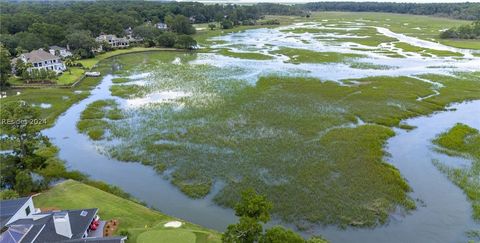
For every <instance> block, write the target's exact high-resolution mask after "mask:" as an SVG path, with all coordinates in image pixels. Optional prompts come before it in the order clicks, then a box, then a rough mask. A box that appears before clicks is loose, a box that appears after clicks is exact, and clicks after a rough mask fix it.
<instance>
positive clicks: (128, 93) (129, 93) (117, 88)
mask: <svg viewBox="0 0 480 243" xmlns="http://www.w3.org/2000/svg"><path fill="white" fill-rule="evenodd" d="M142 90H143V88H142V86H140V85H112V86H110V92H111V93H112V95H113V96H118V97H120V98H124V99H128V98H134V97H139V96H141V91H142Z"/></svg>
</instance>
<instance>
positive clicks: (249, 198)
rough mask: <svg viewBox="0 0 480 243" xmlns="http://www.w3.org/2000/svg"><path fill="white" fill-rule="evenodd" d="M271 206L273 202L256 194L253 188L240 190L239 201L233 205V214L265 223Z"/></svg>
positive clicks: (268, 218) (268, 217)
mask: <svg viewBox="0 0 480 243" xmlns="http://www.w3.org/2000/svg"><path fill="white" fill-rule="evenodd" d="M272 208H273V204H272V203H271V202H270V201H268V200H267V198H266V197H265V196H263V195H259V194H257V193H256V192H255V191H254V190H253V189H247V190H245V191H243V192H242V198H241V200H240V202H239V203H237V205H235V215H237V216H239V217H250V218H254V219H257V220H259V221H261V222H264V223H266V222H268V221H269V220H270V210H271V209H272Z"/></svg>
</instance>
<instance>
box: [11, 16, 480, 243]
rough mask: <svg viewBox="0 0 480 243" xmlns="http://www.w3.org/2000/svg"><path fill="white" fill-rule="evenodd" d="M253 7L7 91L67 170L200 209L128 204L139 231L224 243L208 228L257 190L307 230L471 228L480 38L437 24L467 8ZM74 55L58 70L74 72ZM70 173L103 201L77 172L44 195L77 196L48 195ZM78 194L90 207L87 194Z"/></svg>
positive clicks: (423, 232)
mask: <svg viewBox="0 0 480 243" xmlns="http://www.w3.org/2000/svg"><path fill="white" fill-rule="evenodd" d="M220 17H221V16H220ZM262 17H263V18H261V19H259V20H258V23H261V24H257V25H255V24H253V25H243V26H237V27H235V28H231V29H230V28H229V29H228V30H227V29H225V30H224V29H219V28H217V27H215V25H214V26H213V27H212V26H211V25H209V24H208V23H202V24H196V25H193V26H194V27H195V28H196V33H195V34H193V33H192V34H191V36H193V37H194V38H195V39H196V40H197V41H198V45H197V44H196V45H195V48H190V49H191V50H180V49H177V48H178V46H175V48H171V47H170V48H166V49H162V48H146V47H134V48H130V49H122V50H116V51H112V52H106V53H103V54H99V55H97V56H96V57H90V58H88V59H82V60H78V63H80V64H81V65H80V66H83V67H85V68H88V70H89V71H91V72H99V74H98V75H99V77H85V79H83V77H82V80H81V82H79V85H78V86H74V87H71V90H70V89H60V88H50V89H42V90H41V91H32V90H30V89H27V90H25V91H23V90H22V92H19V93H17V94H16V96H15V95H10V93H9V96H8V97H7V98H5V100H8V101H18V100H25V101H27V102H29V103H32V104H34V105H35V106H39V107H41V108H42V117H44V118H46V119H47V120H48V123H47V124H43V127H47V128H46V129H45V130H43V131H42V135H45V136H47V137H48V138H50V139H51V142H52V144H54V145H55V146H57V147H58V157H59V158H60V159H62V160H64V161H65V162H66V166H67V167H68V169H69V170H78V171H80V172H82V173H85V174H87V175H89V176H90V178H92V179H94V180H101V181H104V182H105V183H109V184H112V185H115V186H117V187H118V188H121V189H122V190H124V191H125V192H127V193H129V194H131V196H132V197H134V198H136V199H138V200H139V201H142V202H145V204H146V205H147V206H150V207H152V208H154V209H158V210H159V211H161V212H162V213H165V214H166V215H172V216H173V217H175V218H181V219H183V220H188V221H190V222H192V223H193V224H190V223H187V224H186V227H185V228H180V229H177V230H173V229H172V230H170V229H164V227H163V226H161V225H160V223H162V224H163V223H165V222H166V220H167V219H168V220H170V219H172V218H170V217H169V216H166V215H163V214H159V213H158V214H157V213H156V212H154V211H153V210H149V209H147V208H144V207H140V206H138V207H137V206H135V207H134V206H132V208H134V209H135V210H137V211H142V212H143V213H144V214H146V215H147V214H148V215H147V216H148V217H147V216H146V217H147V219H148V224H145V227H143V223H141V222H140V221H137V220H127V219H125V225H122V226H121V227H122V228H121V229H125V230H127V231H129V232H130V234H131V239H132V240H134V241H137V242H153V241H154V240H155V239H158V237H163V238H162V239H164V241H165V242H168V241H172V242H173V240H174V239H176V238H178V237H180V235H181V237H180V238H181V239H184V242H219V241H220V236H219V234H217V233H215V232H213V231H206V230H205V229H203V228H200V226H202V227H208V228H212V229H214V230H217V231H224V230H225V229H226V227H227V225H228V224H231V223H233V222H235V221H236V220H237V219H238V218H237V216H239V215H238V213H237V215H235V213H234V212H233V210H232V209H237V208H236V205H237V203H238V202H239V201H241V192H242V191H246V190H248V189H252V188H253V189H254V190H255V192H256V193H258V194H260V195H263V196H265V198H266V199H268V201H271V202H272V205H273V206H272V209H271V213H272V218H273V222H270V223H266V222H264V223H266V225H267V227H271V226H273V225H274V224H280V225H283V226H285V227H287V228H290V229H292V230H294V231H295V232H298V233H299V234H301V235H302V236H304V237H305V238H309V237H311V236H317V235H322V236H324V237H325V238H326V239H327V240H330V241H331V242H467V241H473V242H476V241H478V240H480V232H479V231H478V228H479V227H480V224H479V223H480V212H479V209H480V189H479V186H480V181H479V178H480V174H479V171H480V168H479V166H480V161H479V160H480V154H479V153H480V149H479V146H480V135H479V129H480V115H475V114H480V45H479V43H480V42H479V40H478V39H455V38H453V39H452V38H451V39H442V38H440V37H439V36H440V34H441V33H442V32H443V31H445V30H447V29H450V28H456V27H459V26H462V25H465V24H469V23H471V22H470V21H466V20H456V19H448V18H440V17H433V16H416V15H415V16H414V15H406V14H395V13H371V12H310V11H309V12H308V14H307V15H305V16H280V15H266V16H262ZM224 18H227V17H224ZM189 21H192V20H191V19H190V20H189ZM194 21H195V19H194V20H193V21H192V22H194ZM189 23H190V22H189ZM479 23H480V22H479ZM209 28H211V29H209ZM216 28H217V29H216ZM185 49H189V48H185ZM130 52H131V53H130ZM83 67H82V68H83ZM82 70H83V69H82ZM85 70H87V69H85ZM75 71H76V72H73V73H70V74H68V75H64V76H63V79H61V80H60V82H64V83H72V82H73V81H74V80H76V79H75V77H77V76H80V75H83V73H82V74H79V73H77V72H80V68H77V69H75ZM100 73H101V75H100ZM12 92H13V91H12ZM12 94H13V93H12ZM60 114H62V115H60ZM7 145H8V144H7ZM2 146H6V145H4V144H2ZM55 151H57V150H55ZM40 171H41V170H40ZM76 187H82V188H83V187H85V188H86V189H85V190H87V189H88V191H92V193H94V194H95V195H99V197H101V198H102V207H104V208H108V205H107V204H105V205H104V203H105V202H104V201H107V200H113V199H111V198H113V197H111V196H108V195H104V194H103V193H100V192H99V191H96V189H95V190H94V188H89V187H88V186H86V185H80V184H77V182H73V181H66V182H63V184H60V186H58V187H57V189H52V190H50V191H47V192H46V193H44V194H43V195H40V196H39V197H38V199H37V200H38V202H39V203H40V204H42V205H45V206H48V205H47V204H52V203H56V204H62V205H61V206H64V205H66V206H65V207H67V206H71V205H74V206H80V205H77V202H74V201H75V200H73V199H70V197H69V196H63V197H62V198H61V200H60V199H51V198H49V196H50V195H56V194H60V192H59V190H67V189H68V190H69V191H70V190H74V188H76ZM87 187H88V188H87ZM114 199H115V200H116V201H119V200H120V198H116V197H115V198H114ZM70 201H71V202H70ZM82 202H87V203H88V205H93V206H95V205H94V204H95V202H94V201H93V200H92V199H88V198H87V196H85V195H82ZM117 206H118V207H119V208H120V207H121V206H120V205H117ZM117 206H116V207H117ZM105 214H106V215H108V216H112V217H113V216H114V217H118V218H120V219H122V217H123V216H122V215H120V212H119V211H118V210H116V209H107V210H105ZM164 221H165V222H164ZM267 221H268V220H267ZM194 224H195V225H194ZM196 224H198V225H200V226H197V225H196ZM149 227H151V229H149V230H147V228H149ZM413 231H415V233H413ZM180 238H179V239H180ZM179 242H180V241H179ZM181 242H183V241H181Z"/></svg>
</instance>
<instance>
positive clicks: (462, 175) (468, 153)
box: [433, 124, 480, 221]
mask: <svg viewBox="0 0 480 243" xmlns="http://www.w3.org/2000/svg"><path fill="white" fill-rule="evenodd" d="M433 143H434V144H436V145H438V146H439V149H438V150H439V151H441V152H444V153H446V154H449V155H452V156H461V157H465V158H468V159H471V160H472V164H471V165H470V166H467V167H450V166H447V165H445V164H442V162H441V161H433V162H434V164H435V166H437V168H438V169H439V170H440V171H442V172H443V173H445V174H446V175H447V176H448V178H449V179H450V180H451V181H452V182H453V183H455V184H456V185H457V186H458V187H460V188H461V189H462V190H463V191H464V192H465V194H466V195H467V198H468V199H469V200H470V201H471V203H472V208H473V218H474V219H475V220H477V221H480V190H479V188H480V149H479V148H480V132H479V131H478V130H477V129H474V128H471V127H469V126H467V125H465V124H456V125H455V126H454V127H452V128H451V129H450V130H448V131H446V132H444V133H442V134H439V135H438V136H437V138H436V139H435V140H433Z"/></svg>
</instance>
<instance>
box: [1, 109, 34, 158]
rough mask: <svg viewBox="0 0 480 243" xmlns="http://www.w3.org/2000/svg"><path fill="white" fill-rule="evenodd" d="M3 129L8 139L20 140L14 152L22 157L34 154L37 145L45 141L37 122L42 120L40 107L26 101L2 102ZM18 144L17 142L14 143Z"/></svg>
mask: <svg viewBox="0 0 480 243" xmlns="http://www.w3.org/2000/svg"><path fill="white" fill-rule="evenodd" d="M1 118H2V121H4V122H2V123H1V129H2V131H3V132H4V134H5V135H6V136H7V138H8V139H10V140H13V141H18V145H16V146H15V147H14V148H13V151H14V153H15V154H16V155H17V156H20V157H23V158H24V157H26V156H27V155H31V154H33V151H34V150H35V149H36V145H37V144H38V143H39V142H40V141H43V136H42V135H41V133H40V127H39V126H38V124H36V122H37V123H38V121H40V113H39V111H38V109H36V108H34V107H32V106H30V105H29V104H27V103H26V102H24V101H13V102H8V103H6V104H2V113H1ZM14 144H16V143H14Z"/></svg>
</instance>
